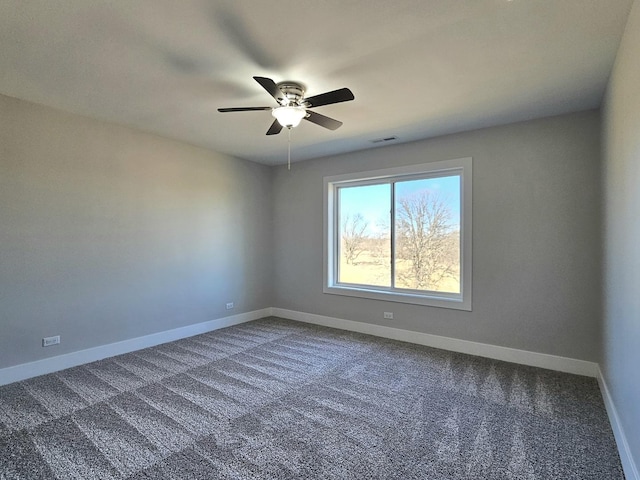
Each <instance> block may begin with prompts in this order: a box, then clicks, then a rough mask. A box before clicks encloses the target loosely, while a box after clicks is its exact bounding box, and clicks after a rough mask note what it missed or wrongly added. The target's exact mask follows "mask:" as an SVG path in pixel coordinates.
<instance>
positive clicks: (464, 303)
mask: <svg viewBox="0 0 640 480" xmlns="http://www.w3.org/2000/svg"><path fill="white" fill-rule="evenodd" d="M323 292H324V293H328V294H330V295H343V296H347V297H357V298H367V299H371V300H381V301H384V302H397V303H408V304H413V305H423V306H429V307H438V308H450V309H454V310H465V311H468V312H470V311H471V299H470V298H468V299H463V298H462V296H460V295H447V294H442V295H419V294H411V293H404V292H394V291H382V290H375V289H367V288H362V287H351V286H345V285H334V286H325V287H324V288H323Z"/></svg>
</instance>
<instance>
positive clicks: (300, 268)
mask: <svg viewBox="0 0 640 480" xmlns="http://www.w3.org/2000/svg"><path fill="white" fill-rule="evenodd" d="M599 138H600V120H599V113H598V112H597V111H590V112H583V113H578V114H573V115H566V116H560V117H553V118H547V119H542V120H535V121H531V122H525V123H519V124H513V125H507V126H503V127H496V128H490V129H483V130H477V131H473V132H467V133H462V134H456V135H450V136H446V137H440V138H435V139H431V140H426V141H422V142H416V143H411V144H405V145H396V146H389V147H384V148H377V149H372V150H368V151H361V152H356V153H352V154H346V155H340V156H335V157H328V158H323V159H318V160H311V161H308V162H302V163H296V164H294V165H293V166H292V168H291V171H290V172H289V171H287V170H286V169H284V168H278V169H276V173H275V175H274V189H273V195H274V244H275V247H276V248H275V251H274V255H275V257H274V259H275V266H274V274H275V283H274V289H275V290H274V306H276V307H281V308H286V309H291V310H296V311H301V312H307V313H313V314H320V315H327V316H331V317H337V318H343V319H348V320H354V321H359V322H368V323H372V324H379V325H388V326H392V327H398V328H403V329H407V330H411V331H418V332H425V333H430V334H436V335H443V336H448V337H454V338H458V339H464V340H471V341H477V342H483V343H489V344H494V345H502V346H507V347H512V348H518V349H524V350H531V351H535V352H542V353H549V354H554V355H561V356H566V357H571V358H576V359H584V360H590V361H596V360H597V359H598V358H599V351H598V349H599V344H600V343H599V335H600V319H601V268H600V259H601V241H600V227H601V222H600V143H599ZM469 156H470V157H473V162H474V163H473V222H474V226H473V311H472V312H463V311H458V310H449V309H441V308H434V307H423V306H417V305H407V304H399V303H386V302H382V301H376V300H366V299H358V298H350V297H345V296H337V295H328V294H323V293H322V266H323V258H322V235H323V225H322V223H323V221H322V215H323V211H322V198H323V196H322V195H323V192H322V188H323V183H322V180H323V176H327V175H338V174H343V173H349V172H358V171H366V170H372V169H379V168H385V167H390V166H396V165H406V164H417V163H424V162H429V161H438V160H446V159H451V158H461V157H469ZM383 311H392V312H394V318H395V319H394V320H384V319H383Z"/></svg>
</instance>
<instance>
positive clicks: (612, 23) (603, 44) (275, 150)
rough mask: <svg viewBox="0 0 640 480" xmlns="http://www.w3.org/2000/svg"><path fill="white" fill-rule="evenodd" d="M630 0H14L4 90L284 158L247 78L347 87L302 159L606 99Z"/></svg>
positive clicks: (326, 110) (1, 41)
mask: <svg viewBox="0 0 640 480" xmlns="http://www.w3.org/2000/svg"><path fill="white" fill-rule="evenodd" d="M632 3H633V0H512V1H509V0H395V1H392V0H272V1H266V0H232V1H224V0H109V1H106V0H104V1H98V0H28V1H27V0H2V2H0V93H2V94H5V95H9V96H12V97H17V98H21V99H25V100H29V101H33V102H37V103H41V104H44V105H49V106H52V107H57V108H60V109H63V110H66V111H69V112H74V113H78V114H81V115H86V116H90V117H94V118H99V119H105V120H108V121H112V122H116V123H120V124H124V125H129V126H133V127H136V128H139V129H141V130H144V131H148V132H152V133H156V134H159V135H162V136H166V137H170V138H175V139H179V140H183V141H185V142H188V143H191V144H195V145H199V146H203V147H206V148H210V149H212V150H215V151H218V152H222V153H226V154H230V155H234V156H237V157H241V158H245V159H248V160H252V161H256V162H260V163H264V164H268V165H275V164H280V163H285V162H286V145H287V135H286V130H285V131H283V133H281V134H280V135H276V136H266V135H265V132H266V131H267V129H268V127H269V126H270V125H271V123H272V121H273V118H272V117H271V116H270V114H269V112H268V111H258V112H242V113H218V112H217V110H216V109H217V108H218V107H242V106H275V102H274V100H273V99H272V98H271V97H270V96H269V95H268V94H267V93H266V91H265V90H263V89H262V87H260V85H258V84H257V83H256V82H255V81H254V80H253V79H252V78H251V77H252V76H266V77H270V78H272V79H273V80H274V81H276V82H279V81H282V80H295V81H300V82H303V83H304V84H306V85H307V96H311V95H316V94H318V93H323V92H325V91H328V90H334V89H337V88H342V87H349V88H350V89H351V90H352V91H353V93H354V94H355V97H356V98H355V101H352V102H347V103H340V104H336V105H329V106H324V107H318V108H317V110H316V111H317V112H318V113H322V114H324V115H328V116H331V117H334V118H336V119H338V120H341V121H343V122H344V125H343V126H342V127H341V128H340V129H338V130H336V131H330V130H326V129H324V128H321V127H319V126H317V125H314V124H312V123H309V122H303V123H302V124H301V125H300V126H299V127H297V128H296V129H294V130H293V132H292V160H294V161H295V160H304V159H309V158H314V157H319V156H324V155H329V154H334V153H341V152H346V151H353V150H359V149H363V148H371V147H372V146H374V145H373V144H372V143H371V141H372V140H375V139H378V138H382V137H389V136H397V137H398V140H397V141H398V142H406V141H411V140H417V139H421V138H427V137H432V136H436V135H442V134H446V133H452V132H457V131H462V130H469V129H474V128H479V127H484V126H490V125H497V124H502V123H508V122H513V121H518V120H526V119H530V118H536V117H542V116H548V115H555V114H561V113H566V112H571V111H578V110H583V109H589V108H594V107H598V106H599V105H600V103H601V100H602V95H603V93H604V89H605V86H606V82H607V79H608V76H609V73H610V71H611V67H612V65H613V62H614V59H615V54H616V50H617V48H618V44H619V41H620V38H621V35H622V32H623V30H624V26H625V23H626V19H627V16H628V13H629V10H630V8H631V4H632Z"/></svg>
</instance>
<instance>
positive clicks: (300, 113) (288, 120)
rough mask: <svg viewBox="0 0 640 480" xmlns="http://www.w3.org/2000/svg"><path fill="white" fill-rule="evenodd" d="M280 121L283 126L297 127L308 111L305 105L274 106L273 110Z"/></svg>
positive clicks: (272, 112)
mask: <svg viewBox="0 0 640 480" xmlns="http://www.w3.org/2000/svg"><path fill="white" fill-rule="evenodd" d="M271 115H273V116H274V117H275V118H276V120H278V123H279V124H280V125H282V126H283V127H287V128H293V127H297V126H298V125H299V124H300V122H301V121H302V119H303V118H304V117H305V116H306V115H307V111H306V110H305V108H304V107H296V106H287V107H278V108H274V109H273V110H272V111H271Z"/></svg>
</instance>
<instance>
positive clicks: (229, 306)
mask: <svg viewBox="0 0 640 480" xmlns="http://www.w3.org/2000/svg"><path fill="white" fill-rule="evenodd" d="M226 308H227V310H231V309H232V308H233V302H229V303H227V305H226Z"/></svg>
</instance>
